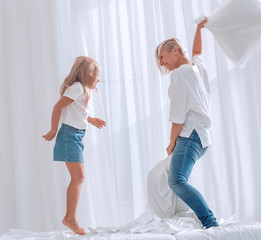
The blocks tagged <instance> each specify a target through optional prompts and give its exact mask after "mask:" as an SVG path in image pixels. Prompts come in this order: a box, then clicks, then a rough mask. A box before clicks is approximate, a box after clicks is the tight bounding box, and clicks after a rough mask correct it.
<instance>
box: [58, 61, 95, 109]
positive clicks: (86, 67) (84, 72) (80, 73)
mask: <svg viewBox="0 0 261 240" xmlns="http://www.w3.org/2000/svg"><path fill="white" fill-rule="evenodd" d="M99 73H100V66H99V65H98V63H97V62H96V61H95V60H93V59H92V58H89V57H85V56H79V57H77V58H76V60H75V62H74V64H73V66H72V68H71V71H70V73H69V75H68V76H67V77H66V78H65V80H64V82H63V84H62V86H61V88H60V95H61V97H62V96H63V94H64V92H65V90H66V89H67V88H68V87H70V86H71V85H72V84H74V83H75V82H80V83H81V84H82V86H83V89H84V94H85V97H86V101H85V106H87V104H88V101H89V99H90V91H91V89H92V86H93V83H94V81H95V80H96V78H97V77H98V75H99ZM94 88H95V89H96V87H94ZM96 90H97V89H96Z"/></svg>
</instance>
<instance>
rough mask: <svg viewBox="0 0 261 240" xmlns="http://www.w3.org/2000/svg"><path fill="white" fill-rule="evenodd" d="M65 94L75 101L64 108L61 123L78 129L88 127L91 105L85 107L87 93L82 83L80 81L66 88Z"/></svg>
mask: <svg viewBox="0 0 261 240" xmlns="http://www.w3.org/2000/svg"><path fill="white" fill-rule="evenodd" d="M63 96H65V97H68V98H71V99H73V100H74V101H73V102H72V103H71V104H69V105H68V106H66V107H65V108H63V109H62V114H61V118H60V123H64V124H67V125H70V126H72V127H74V128H77V129H86V128H88V121H87V117H88V115H89V107H88V106H87V107H85V94H84V89H83V86H82V84H81V83H80V82H76V83H74V84H73V85H71V86H70V87H68V88H67V89H66V90H65V92H64V94H63Z"/></svg>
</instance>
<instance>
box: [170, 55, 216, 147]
mask: <svg viewBox="0 0 261 240" xmlns="http://www.w3.org/2000/svg"><path fill="white" fill-rule="evenodd" d="M192 61H193V63H194V65H191V64H183V65H181V66H180V67H179V68H177V69H175V70H174V71H173V72H172V73H171V75H170V78H171V80H170V86H169V89H168V94H169V98H170V113H169V121H171V122H173V123H177V124H184V125H183V127H182V129H181V132H180V134H179V136H182V137H189V136H190V134H191V133H192V131H193V129H195V130H196V131H197V133H198V135H199V137H200V140H201V144H202V146H203V147H206V146H208V145H210V144H211V139H210V131H209V130H210V127H211V119H210V107H211V92H210V85H209V81H208V75H207V71H206V69H205V66H204V63H203V59H202V57H201V56H200V55H195V56H194V57H192Z"/></svg>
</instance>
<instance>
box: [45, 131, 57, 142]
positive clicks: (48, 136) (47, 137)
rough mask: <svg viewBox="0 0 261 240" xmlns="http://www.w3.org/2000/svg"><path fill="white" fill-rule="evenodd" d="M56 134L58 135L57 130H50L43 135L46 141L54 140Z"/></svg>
mask: <svg viewBox="0 0 261 240" xmlns="http://www.w3.org/2000/svg"><path fill="white" fill-rule="evenodd" d="M55 135H56V131H54V130H50V131H49V132H48V133H47V134H45V135H43V138H44V139H45V140H46V141H51V140H53V138H54V137H55Z"/></svg>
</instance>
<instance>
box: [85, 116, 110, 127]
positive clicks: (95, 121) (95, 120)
mask: <svg viewBox="0 0 261 240" xmlns="http://www.w3.org/2000/svg"><path fill="white" fill-rule="evenodd" d="M88 122H89V123H90V124H92V125H93V126H95V127H97V128H99V129H101V128H103V127H106V122H105V121H103V120H102V119H99V118H92V117H88Z"/></svg>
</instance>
